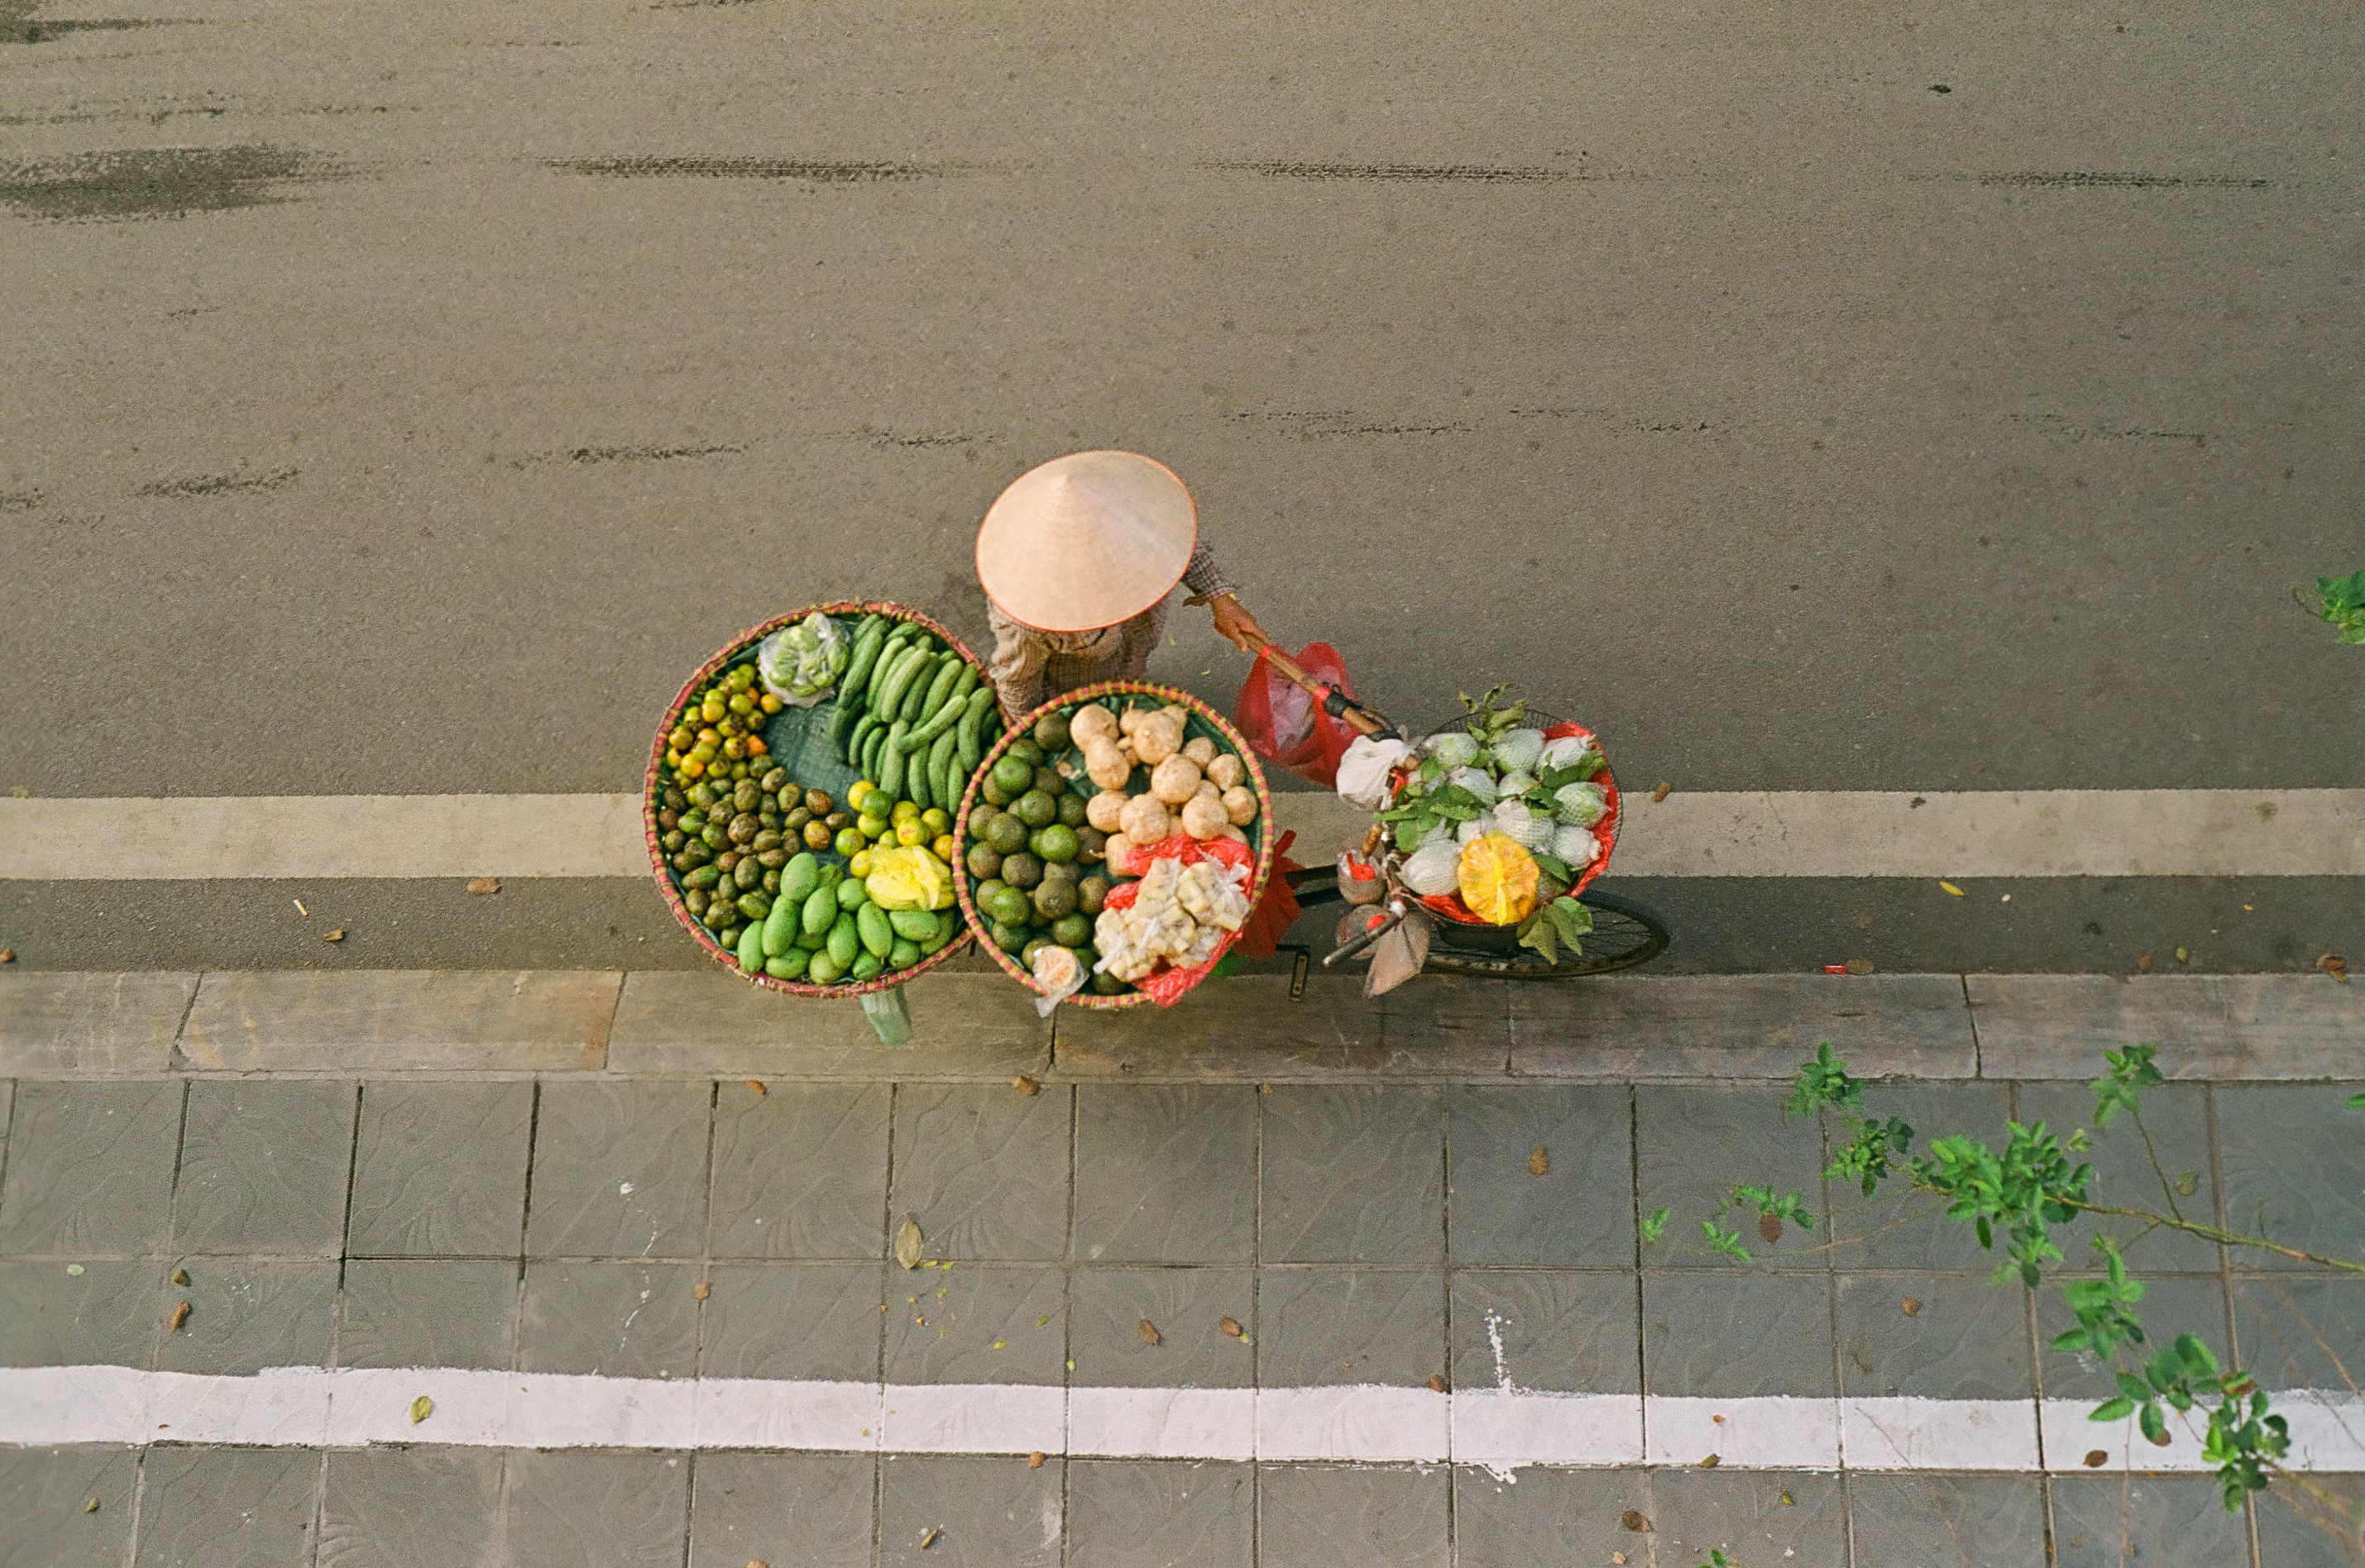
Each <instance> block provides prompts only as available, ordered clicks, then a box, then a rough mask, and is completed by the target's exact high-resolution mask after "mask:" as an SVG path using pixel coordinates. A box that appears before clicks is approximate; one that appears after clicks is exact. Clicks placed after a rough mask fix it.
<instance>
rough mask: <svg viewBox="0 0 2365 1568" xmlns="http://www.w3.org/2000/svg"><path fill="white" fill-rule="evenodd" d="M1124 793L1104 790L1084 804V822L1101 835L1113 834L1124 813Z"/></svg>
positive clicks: (1122, 791)
mask: <svg viewBox="0 0 2365 1568" xmlns="http://www.w3.org/2000/svg"><path fill="white" fill-rule="evenodd" d="M1125 800H1126V796H1125V791H1124V790H1102V791H1101V792H1100V793H1099V794H1097V795H1094V796H1093V798H1092V799H1091V800H1089V801H1085V802H1084V820H1085V821H1086V822H1088V823H1092V824H1093V826H1094V827H1096V828H1098V829H1100V830H1101V831H1102V832H1103V833H1115V831H1116V830H1117V819H1118V818H1119V817H1120V816H1122V815H1123V814H1124V812H1125Z"/></svg>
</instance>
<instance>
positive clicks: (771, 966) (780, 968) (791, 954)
mask: <svg viewBox="0 0 2365 1568" xmlns="http://www.w3.org/2000/svg"><path fill="white" fill-rule="evenodd" d="M811 962H813V955H812V954H811V953H808V952H806V951H805V950H804V949H803V948H802V947H791V948H790V949H789V950H788V951H787V952H785V953H775V954H773V955H772V956H771V957H770V958H767V959H765V960H764V972H765V973H766V974H768V975H769V976H771V977H772V978H773V979H774V980H796V979H798V978H800V977H801V976H802V975H803V974H804V972H805V966H806V965H807V964H809V963H811Z"/></svg>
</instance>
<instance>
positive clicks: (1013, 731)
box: [953, 680, 1277, 1011]
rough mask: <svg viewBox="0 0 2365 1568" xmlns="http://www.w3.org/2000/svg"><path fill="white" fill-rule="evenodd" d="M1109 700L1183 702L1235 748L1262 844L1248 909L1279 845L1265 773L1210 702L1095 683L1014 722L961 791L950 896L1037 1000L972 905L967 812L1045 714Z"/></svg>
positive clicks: (1075, 1000) (1072, 998)
mask: <svg viewBox="0 0 2365 1568" xmlns="http://www.w3.org/2000/svg"><path fill="white" fill-rule="evenodd" d="M1113 696H1135V697H1156V698H1159V699H1161V700H1164V701H1168V702H1178V703H1181V704H1182V705H1183V706H1184V707H1187V708H1189V709H1191V710H1192V711H1194V713H1195V714H1197V715H1198V716H1199V717H1200V718H1203V719H1205V720H1206V721H1207V722H1209V723H1210V724H1212V725H1213V726H1214V727H1215V729H1216V733H1217V734H1220V735H1222V736H1223V737H1224V739H1225V741H1226V742H1227V743H1228V744H1229V745H1231V746H1232V747H1233V748H1234V750H1235V751H1236V752H1237V754H1238V755H1239V759H1240V762H1241V764H1242V765H1243V766H1244V767H1246V768H1247V770H1248V777H1249V778H1250V781H1251V782H1252V783H1253V784H1254V786H1255V789H1256V798H1257V822H1258V824H1259V832H1258V837H1259V840H1260V842H1259V843H1258V846H1257V854H1256V868H1255V870H1254V872H1253V873H1252V874H1251V875H1250V879H1249V890H1248V901H1249V907H1250V908H1251V909H1253V908H1255V907H1256V904H1257V902H1258V900H1260V899H1261V898H1262V897H1263V896H1264V889H1265V883H1266V881H1267V880H1268V879H1270V878H1271V877H1272V863H1273V846H1274V844H1275V843H1276V841H1277V840H1276V836H1275V834H1273V832H1272V787H1271V786H1270V785H1269V784H1268V783H1267V782H1266V780H1265V776H1264V768H1263V767H1262V766H1261V763H1260V762H1259V760H1258V757H1257V755H1256V753H1255V752H1253V751H1252V750H1250V747H1249V743H1248V737H1247V736H1245V735H1243V734H1240V732H1239V729H1238V728H1237V727H1236V726H1235V725H1234V724H1233V723H1232V722H1231V721H1230V720H1229V719H1227V718H1226V717H1224V715H1223V714H1222V713H1220V712H1218V711H1216V708H1215V706H1214V705H1213V704H1212V703H1210V702H1208V701H1207V700H1206V699H1205V698H1203V697H1200V696H1197V695H1195V694H1194V693H1192V692H1189V691H1185V690H1183V689H1182V688H1181V687H1179V686H1164V685H1160V683H1159V682H1157V681H1154V680H1103V681H1095V682H1094V683H1093V684H1092V685H1090V686H1080V687H1078V688H1076V689H1074V690H1073V691H1068V692H1062V693H1061V694H1060V695H1059V696H1057V697H1054V698H1052V699H1051V700H1049V701H1048V702H1046V703H1044V704H1043V705H1042V706H1040V707H1038V708H1037V709H1035V710H1034V711H1031V712H1029V713H1027V714H1026V716H1025V717H1024V718H1022V719H1020V720H1019V721H1018V722H1016V723H1014V724H1012V725H1011V726H1010V728H1009V729H1007V730H1005V731H1003V733H1002V734H1001V736H1000V737H999V738H997V739H996V740H995V741H994V743H993V745H991V746H989V747H987V748H986V753H985V758H984V760H983V761H981V762H980V763H979V764H978V767H977V771H976V772H975V773H972V774H971V775H970V779H969V786H968V788H967V789H965V790H962V791H961V809H960V814H959V815H958V817H956V818H954V820H953V862H954V863H953V891H954V896H955V897H956V898H958V900H959V902H960V912H961V918H962V920H963V921H964V922H966V923H967V924H968V928H969V935H970V936H971V937H972V938H973V939H974V940H975V941H976V943H977V946H978V950H979V951H980V952H981V953H984V954H985V955H986V956H987V957H989V958H992V960H993V962H994V964H995V967H997V968H998V969H1001V970H1002V972H1003V973H1004V974H1006V975H1008V976H1009V977H1010V978H1011V979H1013V980H1016V981H1017V982H1018V983H1019V984H1021V985H1023V986H1025V987H1026V989H1027V991H1030V992H1032V993H1033V994H1034V995H1036V996H1037V997H1039V996H1041V995H1042V994H1043V992H1042V991H1040V990H1039V989H1038V988H1037V986H1036V984H1035V977H1034V976H1033V975H1031V974H1029V973H1027V972H1026V969H1023V968H1022V967H1020V965H1019V962H1018V960H1017V959H1016V958H1013V957H1012V956H1011V955H1009V954H1008V953H1005V952H1003V950H1002V949H1001V948H1000V947H998V946H995V945H994V944H993V943H992V942H991V941H989V940H988V939H987V937H986V932H985V921H984V919H983V918H982V917H981V915H979V913H978V912H977V904H976V902H975V901H974V900H972V899H971V898H970V875H969V818H970V812H972V811H974V810H976V807H977V794H978V788H979V781H980V780H981V779H982V778H985V776H986V774H987V773H989V772H990V771H992V767H993V765H994V764H995V763H996V762H997V761H999V760H1000V759H1001V757H1002V755H1003V753H1004V752H1006V751H1008V750H1009V749H1010V747H1011V745H1013V744H1014V742H1015V741H1016V739H1017V738H1018V737H1019V736H1020V735H1023V734H1031V733H1032V732H1033V730H1034V728H1035V724H1036V722H1037V720H1039V719H1041V718H1042V717H1043V715H1045V714H1046V713H1056V712H1059V711H1062V710H1064V709H1069V708H1073V707H1077V706H1079V705H1081V704H1082V703H1085V702H1090V701H1092V700H1094V699H1095V698H1100V697H1113ZM1238 939H1239V934H1238V933H1234V934H1233V935H1231V936H1230V937H1227V939H1226V941H1225V945H1224V949H1223V950H1224V951H1227V952H1228V951H1229V950H1230V947H1231V945H1232V943H1233V942H1235V941H1237V940H1238ZM1220 960H1221V954H1218V961H1220ZM1204 981H1205V976H1202V977H1201V980H1200V981H1199V982H1194V984H1193V985H1192V986H1191V987H1190V988H1188V989H1189V990H1192V991H1195V990H1197V989H1198V985H1199V984H1200V983H1204ZM1157 1000H1158V999H1157V998H1156V997H1154V996H1151V995H1150V994H1149V992H1148V991H1126V992H1123V993H1121V994H1119V995H1116V996H1099V995H1094V994H1093V993H1092V992H1090V991H1076V992H1074V993H1072V994H1070V995H1069V996H1065V997H1062V998H1061V999H1060V1002H1059V1005H1060V1006H1062V1007H1068V1006H1075V1007H1091V1008H1099V1009H1102V1010H1104V1011H1105V1010H1110V1009H1115V1008H1119V1007H1138V1006H1141V1005H1143V1004H1144V1003H1155V1002H1157Z"/></svg>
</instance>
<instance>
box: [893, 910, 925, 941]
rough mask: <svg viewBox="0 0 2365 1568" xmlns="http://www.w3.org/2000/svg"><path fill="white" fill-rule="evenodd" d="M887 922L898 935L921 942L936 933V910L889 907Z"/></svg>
mask: <svg viewBox="0 0 2365 1568" xmlns="http://www.w3.org/2000/svg"><path fill="white" fill-rule="evenodd" d="M887 923H888V924H889V925H891V926H892V927H893V928H894V932H895V935H898V936H907V937H909V938H911V939H912V940H913V941H914V942H923V941H925V940H926V939H927V938H929V937H931V936H934V935H936V924H937V923H936V911H934V910H931V909H891V910H889V911H888V912H887Z"/></svg>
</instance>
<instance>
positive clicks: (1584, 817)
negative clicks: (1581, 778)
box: [1552, 779, 1609, 827]
mask: <svg viewBox="0 0 2365 1568" xmlns="http://www.w3.org/2000/svg"><path fill="white" fill-rule="evenodd" d="M1552 801H1553V812H1552V814H1553V815H1555V816H1557V817H1559V818H1560V820H1561V821H1563V822H1564V823H1568V824H1570V825H1571V826H1573V827H1591V826H1592V825H1593V824H1594V823H1597V822H1599V821H1600V820H1601V813H1602V812H1606V811H1608V809H1609V799H1608V796H1606V795H1604V794H1603V793H1602V792H1601V786H1600V785H1598V784H1596V783H1594V782H1593V781H1592V780H1591V779H1587V780H1586V781H1585V782H1584V783H1582V784H1564V785H1562V786H1561V787H1560V788H1559V789H1557V790H1553V791H1552Z"/></svg>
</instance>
